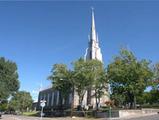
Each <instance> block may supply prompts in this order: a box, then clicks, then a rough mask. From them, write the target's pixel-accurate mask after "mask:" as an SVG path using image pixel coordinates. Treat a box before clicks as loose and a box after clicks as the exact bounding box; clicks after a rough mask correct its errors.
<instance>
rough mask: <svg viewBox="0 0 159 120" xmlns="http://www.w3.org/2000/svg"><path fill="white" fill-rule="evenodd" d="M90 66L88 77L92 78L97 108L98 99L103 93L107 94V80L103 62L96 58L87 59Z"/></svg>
mask: <svg viewBox="0 0 159 120" xmlns="http://www.w3.org/2000/svg"><path fill="white" fill-rule="evenodd" d="M87 62H88V64H89V66H90V71H89V72H90V79H92V80H93V85H92V89H93V90H94V95H93V96H94V97H95V100H96V109H97V110H98V107H99V104H100V99H101V97H102V96H103V95H107V96H108V94H107V92H106V91H108V80H107V75H106V71H105V69H104V66H103V63H102V62H100V61H98V60H89V61H87Z"/></svg>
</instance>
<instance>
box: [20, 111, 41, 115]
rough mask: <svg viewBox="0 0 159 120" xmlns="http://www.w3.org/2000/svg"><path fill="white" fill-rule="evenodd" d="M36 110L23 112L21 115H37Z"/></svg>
mask: <svg viewBox="0 0 159 120" xmlns="http://www.w3.org/2000/svg"><path fill="white" fill-rule="evenodd" d="M37 113H38V112H37V111H32V112H23V115H26V116H37Z"/></svg>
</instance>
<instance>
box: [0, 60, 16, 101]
mask: <svg viewBox="0 0 159 120" xmlns="http://www.w3.org/2000/svg"><path fill="white" fill-rule="evenodd" d="M18 89H19V81H18V73H17V65H16V63H14V62H12V61H10V60H6V59H5V58H3V57H1V58H0V99H7V98H8V97H9V96H10V95H12V94H13V93H15V92H16V91H17V90H18Z"/></svg>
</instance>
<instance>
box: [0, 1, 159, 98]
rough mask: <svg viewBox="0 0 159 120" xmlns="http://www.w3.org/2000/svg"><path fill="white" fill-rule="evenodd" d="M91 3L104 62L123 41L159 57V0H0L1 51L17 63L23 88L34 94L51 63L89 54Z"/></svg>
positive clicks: (139, 52) (144, 53) (144, 54)
mask: <svg viewBox="0 0 159 120" xmlns="http://www.w3.org/2000/svg"><path fill="white" fill-rule="evenodd" d="M91 6H93V7H94V8H95V21H96V30H97V32H98V34H99V40H100V43H101V44H100V46H101V49H102V53H103V58H104V63H105V65H107V64H109V63H110V62H111V60H112V56H114V55H116V54H118V51H119V49H120V47H121V46H127V47H128V48H129V49H130V50H132V51H133V52H134V53H135V54H136V56H137V57H138V58H139V59H141V58H146V59H149V60H152V62H153V63H156V62H158V61H159V48H158V46H159V2H150V1H149V2H143V1H142V2H126V1H125V2H115V1H112V2H111V1H106V2H0V56H3V57H5V58H7V59H10V60H12V61H14V62H16V63H17V65H18V73H19V80H20V83H21V88H20V90H26V91H29V92H31V93H32V95H33V96H34V99H35V98H36V97H37V94H36V93H35V92H36V91H38V90H39V88H40V83H41V82H42V83H43V86H48V85H49V84H50V83H49V81H48V80H46V78H47V77H48V76H49V74H50V70H51V68H52V65H53V64H55V63H65V64H68V65H69V64H70V63H71V62H72V61H74V60H76V59H78V58H79V57H81V56H83V55H84V54H85V49H86V47H87V43H88V34H89V31H90V24H91V9H90V7H91Z"/></svg>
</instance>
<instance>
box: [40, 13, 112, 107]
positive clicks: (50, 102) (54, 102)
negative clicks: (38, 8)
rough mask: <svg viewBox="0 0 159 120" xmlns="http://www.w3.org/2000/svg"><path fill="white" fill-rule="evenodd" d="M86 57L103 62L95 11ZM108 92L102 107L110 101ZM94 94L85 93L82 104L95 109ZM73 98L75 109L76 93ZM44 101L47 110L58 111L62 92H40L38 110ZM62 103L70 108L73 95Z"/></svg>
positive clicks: (48, 90)
mask: <svg viewBox="0 0 159 120" xmlns="http://www.w3.org/2000/svg"><path fill="white" fill-rule="evenodd" d="M84 57H85V60H91V59H97V60H99V61H101V62H103V58H102V53H101V49H100V47H99V39H98V35H97V33H96V29H95V19H94V11H93V10H92V23H91V31H90V35H89V43H88V48H87V49H86V53H85V56H84ZM107 91H108V90H105V91H104V92H105V94H106V95H104V96H103V97H102V98H101V100H100V101H101V105H104V103H105V101H107V100H109V97H108V92H107ZM93 93H94V90H88V91H87V92H86V93H85V95H84V99H83V103H82V104H83V105H92V106H93V107H95V98H92V94H93ZM73 97H74V101H73V103H74V107H76V106H77V105H78V100H79V97H78V95H77V93H76V92H75V94H74V96H73ZM43 99H45V100H46V107H45V109H48V110H55V109H58V107H59V105H60V102H59V101H60V100H61V98H60V92H59V91H56V90H53V89H52V88H49V89H45V90H42V91H40V93H39V98H38V108H40V100H43ZM62 102H63V106H64V107H65V108H70V107H71V103H72V93H70V95H69V96H68V98H67V100H62Z"/></svg>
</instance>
